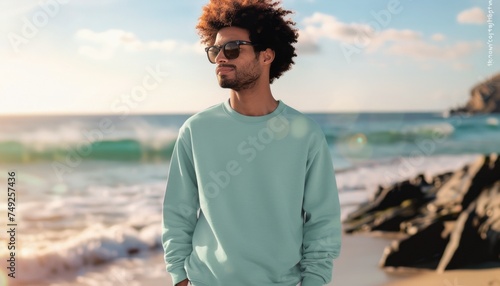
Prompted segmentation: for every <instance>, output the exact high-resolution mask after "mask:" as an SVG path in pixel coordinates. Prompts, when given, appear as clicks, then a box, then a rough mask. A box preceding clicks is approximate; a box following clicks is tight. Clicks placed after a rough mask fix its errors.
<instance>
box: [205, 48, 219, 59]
mask: <svg viewBox="0 0 500 286" xmlns="http://www.w3.org/2000/svg"><path fill="white" fill-rule="evenodd" d="M219 51H220V49H219V48H218V47H210V49H208V52H207V53H208V59H209V60H210V61H211V62H212V63H215V58H216V57H217V55H218V54H219Z"/></svg>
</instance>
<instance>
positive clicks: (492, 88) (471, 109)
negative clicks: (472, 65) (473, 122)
mask: <svg viewBox="0 0 500 286" xmlns="http://www.w3.org/2000/svg"><path fill="white" fill-rule="evenodd" d="M450 113H452V114H454V113H469V114H476V113H500V74H497V75H494V76H493V77H491V78H490V79H488V80H486V81H484V82H482V83H479V84H477V85H476V86H474V87H473V88H472V90H471V97H470V99H469V101H468V102H467V104H466V105H465V106H462V107H459V108H456V109H452V110H451V111H450Z"/></svg>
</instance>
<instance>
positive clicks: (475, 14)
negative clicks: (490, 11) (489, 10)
mask: <svg viewBox="0 0 500 286" xmlns="http://www.w3.org/2000/svg"><path fill="white" fill-rule="evenodd" d="M457 21H458V23H461V24H484V23H486V14H485V13H484V11H483V10H482V9H481V8H479V7H474V8H470V9H467V10H464V11H462V12H460V13H459V14H458V15H457Z"/></svg>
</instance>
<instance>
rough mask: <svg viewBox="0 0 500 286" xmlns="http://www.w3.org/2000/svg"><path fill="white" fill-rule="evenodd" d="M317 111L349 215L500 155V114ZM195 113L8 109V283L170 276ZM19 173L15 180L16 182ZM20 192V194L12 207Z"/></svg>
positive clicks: (1, 274)
mask: <svg viewBox="0 0 500 286" xmlns="http://www.w3.org/2000/svg"><path fill="white" fill-rule="evenodd" d="M308 115H309V116H310V117H312V118H313V119H314V120H316V121H317V122H318V123H319V124H320V126H321V128H322V129H323V131H324V133H325V135H326V138H327V141H328V144H329V147H330V151H331V156H332V159H333V162H334V167H335V171H336V176H337V184H338V188H339V195H340V201H341V207H342V216H343V217H345V216H346V215H347V214H348V213H349V211H351V210H353V209H354V208H356V206H357V204H359V203H360V202H363V201H366V200H368V199H369V198H370V197H371V195H372V194H373V193H374V191H375V190H376V189H377V187H378V186H379V185H387V184H390V183H394V182H396V181H400V180H404V179H407V178H410V177H413V176H416V175H418V174H422V173H423V174H425V175H426V176H427V177H430V176H433V175H435V174H438V173H442V172H446V171H450V170H455V169H457V168H460V167H462V166H463V165H465V164H467V163H470V162H472V161H473V160H475V159H476V158H477V157H478V156H479V155H480V154H487V153H492V152H500V115H476V116H467V115H454V116H447V115H445V114H441V113H437V112H427V113H424V112H422V113H321V114H320V113H314V114H308ZM188 117H189V115H187V114H183V115H142V116H141V115H129V116H122V117H120V116H116V115H100V116H97V115H92V116H3V117H0V179H1V180H0V182H2V184H3V186H2V187H1V188H3V190H2V191H1V192H2V193H3V195H2V196H0V202H1V205H2V206H3V207H2V208H0V226H1V227H2V228H3V229H2V230H1V232H0V233H1V235H0V261H2V262H3V263H5V261H6V260H8V259H9V258H10V257H11V252H12V251H10V250H9V248H8V245H9V244H8V243H9V242H12V238H11V237H10V234H9V233H8V232H7V231H8V230H9V229H10V227H9V226H8V224H9V223H15V226H14V228H15V234H16V236H15V241H14V242H15V244H14V246H15V260H16V262H15V276H16V278H15V279H13V278H10V277H8V276H7V275H8V274H9V273H10V270H9V269H8V268H7V267H8V265H7V264H6V266H3V267H2V268H0V285H134V284H133V283H131V282H123V281H122V282H120V281H121V280H123V279H125V278H126V279H125V280H127V281H130V279H129V278H130V277H128V276H130V275H132V276H133V275H146V273H147V275H148V276H149V275H153V276H154V275H157V276H161V275H165V274H164V272H165V269H164V265H161V264H162V263H157V264H158V265H157V266H155V267H153V268H151V267H150V266H144V265H145V263H146V261H148V258H149V257H151V256H152V255H158V254H159V253H161V252H162V249H161V241H160V232H161V227H160V224H161V209H162V205H161V204H162V199H163V193H164V191H165V184H166V180H167V177H168V165H169V159H170V156H171V153H172V149H173V147H174V144H175V139H176V136H177V132H178V129H179V127H180V126H181V125H182V123H183V122H184V121H185V120H186V119H187V118H188ZM12 177H13V178H15V185H13V186H11V187H12V188H11V190H8V187H9V186H8V178H12ZM9 182H10V181H9ZM9 192H10V193H15V204H11V205H10V207H11V209H9V206H8V205H7V203H8V199H7V198H8V193H9ZM9 213H12V214H14V215H15V217H13V216H12V215H11V214H9ZM12 217H13V218H14V219H13V220H9V219H10V218H12ZM4 229H5V230H4ZM148 267H149V268H148ZM96 269H97V270H96ZM99 269H108V271H107V272H106V273H107V274H106V275H102V274H99V273H101V272H102V271H100V270H99ZM110 269H111V270H110ZM120 269H121V270H120ZM123 269H128V270H127V271H125V272H123ZM120 271H122V272H120ZM138 271H139V272H140V273H139V272H138ZM127 275H128V276H127ZM123 277H125V278H123ZM127 277H128V278H127Z"/></svg>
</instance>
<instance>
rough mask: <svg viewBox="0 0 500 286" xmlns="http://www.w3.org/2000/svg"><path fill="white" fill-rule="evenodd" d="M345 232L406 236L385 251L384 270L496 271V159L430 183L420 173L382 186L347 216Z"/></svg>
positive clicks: (499, 202) (499, 179)
mask: <svg viewBox="0 0 500 286" xmlns="http://www.w3.org/2000/svg"><path fill="white" fill-rule="evenodd" d="M344 230H345V232H347V233H355V232H369V231H381V232H398V233H401V234H404V236H405V237H404V238H403V239H401V240H397V241H393V243H392V244H391V245H390V246H388V247H387V248H386V249H385V251H384V254H383V257H382V259H381V262H380V263H381V266H382V267H384V268H398V267H416V268H431V269H437V270H439V271H444V270H447V269H455V268H465V267H470V266H471V265H477V264H481V263H494V264H495V265H496V266H497V267H500V158H499V157H498V155H497V154H492V155H488V156H483V157H481V158H480V159H478V160H477V161H476V162H474V163H472V164H470V165H467V166H464V167H463V168H462V169H460V170H457V171H456V172H451V173H444V174H440V175H438V176H435V177H434V178H433V179H432V181H430V182H427V181H426V180H425V178H424V176H423V175H419V176H417V177H415V178H413V179H411V180H408V181H405V182H400V183H397V184H395V185H393V186H389V187H387V188H382V187H380V188H379V190H378V192H377V193H376V195H375V197H374V199H373V200H371V201H370V202H367V203H366V204H364V205H362V206H360V207H359V209H358V210H357V211H354V212H353V213H351V214H350V215H349V216H348V217H347V219H346V220H345V221H344Z"/></svg>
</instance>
